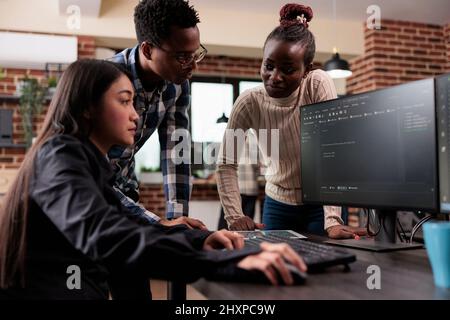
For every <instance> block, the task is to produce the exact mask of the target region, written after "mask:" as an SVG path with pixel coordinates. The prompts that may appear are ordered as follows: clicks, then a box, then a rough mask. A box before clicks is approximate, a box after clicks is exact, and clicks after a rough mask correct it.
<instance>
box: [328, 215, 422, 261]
mask: <svg viewBox="0 0 450 320" xmlns="http://www.w3.org/2000/svg"><path fill="white" fill-rule="evenodd" d="M376 213H377V215H379V218H380V221H382V222H383V221H384V223H382V224H381V225H380V232H379V233H378V234H377V235H376V236H375V237H372V238H362V239H360V240H355V239H345V240H327V241H325V243H327V244H333V245H338V246H343V247H350V248H354V249H362V250H369V251H377V252H383V251H395V250H410V249H419V248H423V245H422V244H418V243H405V242H399V241H397V211H393V210H377V211H376Z"/></svg>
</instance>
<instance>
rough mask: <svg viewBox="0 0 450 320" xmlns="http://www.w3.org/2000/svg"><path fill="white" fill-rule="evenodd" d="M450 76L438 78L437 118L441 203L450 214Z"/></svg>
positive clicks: (442, 207) (441, 206)
mask: <svg viewBox="0 0 450 320" xmlns="http://www.w3.org/2000/svg"><path fill="white" fill-rule="evenodd" d="M449 108H450V74H445V75H442V76H439V77H437V78H436V116H437V142H438V155H439V156H438V159H439V200H440V201H439V202H440V211H441V212H442V213H446V214H449V213H450V110H449Z"/></svg>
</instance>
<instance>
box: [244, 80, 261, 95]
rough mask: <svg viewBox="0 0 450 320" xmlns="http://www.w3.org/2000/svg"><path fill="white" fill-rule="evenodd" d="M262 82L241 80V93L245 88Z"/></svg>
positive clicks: (250, 87) (256, 85)
mask: <svg viewBox="0 0 450 320" xmlns="http://www.w3.org/2000/svg"><path fill="white" fill-rule="evenodd" d="M261 84H262V82H261V81H239V94H241V93H242V92H244V91H245V90H248V89H252V88H254V87H258V86H260V85H261Z"/></svg>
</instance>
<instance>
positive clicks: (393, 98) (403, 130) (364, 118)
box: [301, 79, 437, 209]
mask: <svg viewBox="0 0 450 320" xmlns="http://www.w3.org/2000/svg"><path fill="white" fill-rule="evenodd" d="M301 110H302V111H301V165H302V187H303V200H304V201H305V202H310V203H324V204H327V203H328V204H342V205H360V206H366V207H394V208H421V209H434V208H436V206H437V187H436V184H437V178H436V175H437V173H436V142H435V134H436V133H435V111H434V110H435V108H434V81H433V79H427V80H421V81H416V82H412V83H409V84H405V85H400V86H396V87H392V88H387V89H383V90H378V91H374V92H369V93H365V94H359V95H355V96H350V97H344V98H341V99H336V100H332V101H328V102H322V103H318V104H314V105H309V106H304V107H302V108H301Z"/></svg>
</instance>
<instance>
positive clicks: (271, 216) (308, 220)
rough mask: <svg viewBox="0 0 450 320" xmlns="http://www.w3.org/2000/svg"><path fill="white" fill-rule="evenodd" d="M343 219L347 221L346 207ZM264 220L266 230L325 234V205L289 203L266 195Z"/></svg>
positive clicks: (343, 211)
mask: <svg viewBox="0 0 450 320" xmlns="http://www.w3.org/2000/svg"><path fill="white" fill-rule="evenodd" d="M342 219H343V220H344V222H345V223H346V220H347V209H346V208H343V210H342ZM263 222H264V224H265V225H266V230H286V229H289V230H294V231H298V232H308V233H313V234H318V235H325V230H324V213H323V206H320V205H307V204H304V205H289V204H285V203H282V202H279V201H276V200H274V199H272V198H270V197H268V196H267V195H266V201H265V202H264V210H263Z"/></svg>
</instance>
